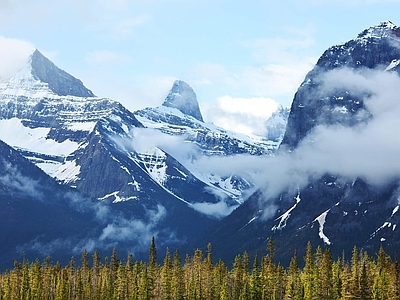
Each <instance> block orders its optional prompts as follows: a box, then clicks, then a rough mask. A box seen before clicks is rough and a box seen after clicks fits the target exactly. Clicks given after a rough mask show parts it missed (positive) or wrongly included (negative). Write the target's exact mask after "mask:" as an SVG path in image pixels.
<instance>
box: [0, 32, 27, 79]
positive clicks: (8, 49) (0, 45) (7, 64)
mask: <svg viewBox="0 0 400 300" xmlns="http://www.w3.org/2000/svg"><path fill="white" fill-rule="evenodd" d="M34 50H35V46H34V45H33V44H31V43H29V42H26V41H23V40H19V39H12V38H6V37H2V36H0V79H1V80H3V79H9V78H10V77H12V76H14V75H15V74H16V73H17V72H18V71H20V70H21V69H23V68H26V67H27V66H28V63H29V56H30V55H31V54H32V53H33V51H34Z"/></svg>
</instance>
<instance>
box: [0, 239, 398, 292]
mask: <svg viewBox="0 0 400 300" xmlns="http://www.w3.org/2000/svg"><path fill="white" fill-rule="evenodd" d="M266 250H267V251H266V254H265V255H263V256H260V257H258V256H257V255H256V256H255V257H254V259H252V261H251V262H250V258H249V255H248V254H247V253H246V252H244V253H243V254H240V255H237V256H236V258H235V259H234V262H233V264H232V266H229V267H228V266H227V265H226V264H225V263H224V262H223V261H222V260H219V261H218V262H216V263H214V262H213V258H212V247H211V245H210V244H209V245H208V247H207V251H206V253H203V251H202V250H200V249H197V250H195V251H194V253H193V255H192V256H190V255H186V257H185V259H184V261H182V259H181V257H180V255H179V252H178V250H176V251H175V252H174V253H173V254H171V253H170V252H169V250H168V249H167V250H166V253H165V256H164V260H163V263H162V264H158V263H157V250H156V246H155V242H154V238H153V240H152V242H151V245H150V248H149V259H148V261H147V262H143V261H134V260H133V257H132V255H131V254H129V255H128V257H127V258H126V259H124V260H121V259H119V258H118V253H117V250H116V249H113V251H112V254H111V256H110V257H106V258H104V260H101V259H100V255H99V252H98V251H97V250H96V251H94V253H93V254H92V255H89V253H88V252H87V251H86V250H85V251H83V253H82V255H81V257H80V261H79V263H76V262H75V259H74V257H72V258H71V260H70V262H69V264H68V265H66V266H64V267H63V266H61V264H60V263H59V262H57V263H55V264H53V263H52V262H51V258H50V257H46V258H45V259H44V260H43V261H42V262H41V261H39V260H36V261H34V262H28V261H27V260H23V261H22V262H17V261H16V262H15V263H14V268H13V269H11V270H8V271H5V272H2V273H0V299H1V300H3V299H15V300H17V299H18V300H19V299H20V300H28V299H40V300H47V299H52V300H53V299H54V300H64V299H68V300H71V299H79V300H90V299H95V300H97V299H110V300H111V299H116V300H124V299H131V300H150V299H163V300H170V299H171V300H172V299H174V300H203V299H204V300H214V299H216V300H225V299H230V300H231V299H239V300H247V299H250V300H263V299H271V300H279V299H280V300H289V299H295V300H297V299H306V300H312V299H315V300H317V299H318V300H324V299H325V300H336V299H346V300H350V299H351V300H368V299H371V300H372V299H377V300H378V299H379V300H391V299H400V271H399V264H398V261H397V260H393V259H392V258H391V257H390V256H389V255H387V254H386V253H385V251H384V249H383V248H382V247H381V248H380V250H379V251H378V253H377V254H376V257H372V256H370V255H369V254H368V253H366V252H363V251H360V250H359V249H358V248H357V247H354V249H353V253H352V257H351V259H350V260H349V261H346V260H345V259H344V258H343V257H340V258H338V259H336V260H333V259H332V255H331V252H330V249H329V248H326V249H324V250H323V249H322V248H321V247H319V246H318V247H317V248H316V249H313V248H312V245H311V243H308V245H307V248H306V254H305V256H304V257H303V258H301V260H300V259H299V258H298V257H297V254H296V252H295V253H294V255H293V257H292V259H291V262H290V264H289V266H288V267H284V266H282V265H281V264H279V263H275V262H274V256H275V253H276V248H275V246H274V244H273V240H272V238H270V239H269V241H268V244H267V246H266ZM299 262H300V263H299ZM300 265H302V267H300Z"/></svg>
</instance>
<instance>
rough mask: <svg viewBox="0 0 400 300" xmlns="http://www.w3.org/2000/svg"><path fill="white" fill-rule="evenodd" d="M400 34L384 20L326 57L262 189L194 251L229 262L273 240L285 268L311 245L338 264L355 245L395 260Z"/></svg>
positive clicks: (299, 99)
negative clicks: (206, 249) (209, 247)
mask: <svg viewBox="0 0 400 300" xmlns="http://www.w3.org/2000/svg"><path fill="white" fill-rule="evenodd" d="M399 31H400V29H399V28H398V27H397V26H395V25H394V24H392V23H391V22H383V23H381V24H379V25H377V26H373V27H371V28H368V29H366V30H365V31H363V32H362V33H360V34H359V35H358V36H357V37H356V38H354V39H352V40H350V41H348V42H346V43H344V44H342V45H337V46H332V47H330V48H329V49H327V50H326V51H325V52H324V53H323V55H322V56H321V57H320V59H319V60H318V62H317V64H316V66H315V67H314V68H313V69H312V70H311V71H310V72H309V73H308V74H307V76H306V78H305V80H304V82H303V83H302V84H301V86H300V87H299V89H298V91H297V93H296V94H295V96H294V99H293V103H292V106H291V110H290V114H289V118H288V124H287V128H286V132H285V135H284V138H283V141H282V143H281V145H280V150H279V151H278V153H277V154H276V157H275V158H274V160H271V164H270V165H269V166H270V168H271V170H270V171H268V170H267V171H265V175H264V178H266V179H265V183H264V188H261V189H260V190H259V191H258V192H257V193H255V194H253V195H252V196H251V197H250V198H249V200H248V201H247V202H246V203H245V204H243V205H242V206H240V207H238V208H237V209H236V210H235V211H234V212H233V213H232V214H231V215H229V216H228V217H227V218H225V219H224V220H222V221H220V222H219V223H218V224H217V225H216V227H213V229H210V230H209V232H207V233H206V234H205V235H204V237H203V238H202V239H200V240H197V242H195V243H194V245H195V246H194V247H198V246H201V245H204V243H205V242H206V241H207V242H208V241H211V243H212V244H213V250H214V255H215V256H217V257H218V256H221V257H225V258H229V259H232V260H233V258H234V257H235V255H236V254H237V253H238V252H239V253H240V252H243V251H244V250H247V251H249V252H250V253H252V254H254V253H256V252H259V253H262V252H263V251H265V245H266V241H267V240H268V238H269V237H270V236H272V237H273V238H274V240H275V242H276V245H277V248H278V256H279V257H277V259H279V260H281V261H282V262H284V263H285V264H288V263H289V259H290V257H291V256H292V255H293V253H294V251H295V250H296V249H297V250H298V251H299V250H303V249H305V248H306V244H307V241H309V240H310V241H311V242H312V244H313V245H314V246H316V245H321V246H322V247H330V248H331V250H332V252H333V254H334V255H335V256H336V257H338V256H341V255H342V251H343V250H344V251H345V252H344V253H345V256H347V257H348V258H349V257H350V255H351V250H352V247H353V246H354V245H357V246H358V247H359V248H363V249H364V250H367V251H370V253H371V254H372V255H374V254H375V253H376V252H377V251H378V248H379V247H380V245H383V246H384V248H385V250H387V251H389V253H391V254H396V253H397V251H398V249H399V248H398V247H399V246H400V231H399V228H397V224H399V221H400V219H399V218H400V215H399V213H398V209H399V201H398V199H399V179H400V167H399V165H398V164H397V161H398V160H397V159H396V154H395V153H398V151H400V149H399V147H398V145H399V143H398V140H397V138H395V137H394V136H397V135H396V134H393V132H395V131H396V130H397V129H396V128H398V126H399V124H398V122H397V121H395V120H398V114H399V112H400V107H399V101H398V94H399V90H398V87H399V83H400V78H399V75H398V73H399V67H398V62H399V59H400V36H399ZM260 176H261V175H260ZM298 255H299V257H301V256H302V255H303V253H300V252H298Z"/></svg>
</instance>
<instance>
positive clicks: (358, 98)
mask: <svg viewBox="0 0 400 300" xmlns="http://www.w3.org/2000/svg"><path fill="white" fill-rule="evenodd" d="M399 32H400V29H399V27H397V26H395V25H394V24H393V23H391V22H382V23H381V24H379V25H378V26H374V27H371V28H369V29H366V30H364V31H363V32H361V33H360V34H359V35H358V36H357V37H356V38H355V39H353V40H350V41H348V42H346V43H344V44H342V45H336V46H332V47H330V48H329V49H327V50H326V51H325V52H324V53H323V54H322V56H321V57H320V58H319V60H318V62H317V64H316V66H315V67H314V69H313V70H311V71H310V72H309V73H308V74H307V76H306V78H305V80H304V82H303V83H302V84H301V86H300V87H299V89H298V90H297V93H296V94H295V97H294V99H293V102H292V106H291V110H290V116H289V119H288V124H287V130H286V132H285V135H284V138H283V141H282V144H281V146H282V147H287V148H289V149H294V148H295V147H296V146H297V145H298V144H299V142H300V141H301V140H303V139H304V137H305V136H306V135H307V134H308V133H309V132H310V130H311V129H313V128H314V127H315V126H317V125H332V124H341V125H345V126H354V125H356V124H359V123H360V122H367V121H368V120H369V119H370V117H371V113H370V112H369V111H368V109H367V108H366V107H365V104H364V98H365V97H366V96H368V95H367V92H365V94H362V93H361V94H360V93H354V92H352V91H350V90H348V89H340V90H337V91H335V92H332V91H330V90H328V91H325V90H323V89H321V87H322V86H323V84H324V81H323V80H324V74H326V73H327V72H329V71H332V70H335V69H343V68H348V69H353V70H363V69H377V68H378V69H380V70H382V71H383V70H385V69H387V68H390V69H391V70H392V71H397V70H398V67H397V64H396V62H397V61H398V60H399V58H400V35H399Z"/></svg>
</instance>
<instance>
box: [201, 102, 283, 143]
mask: <svg viewBox="0 0 400 300" xmlns="http://www.w3.org/2000/svg"><path fill="white" fill-rule="evenodd" d="M278 106H279V104H278V103H277V102H276V101H275V100H273V99H270V98H265V97H252V98H239V97H238V98H235V97H231V96H223V97H219V98H217V99H216V101H215V102H208V103H206V104H205V105H204V108H203V111H204V117H205V119H206V120H207V122H211V123H214V124H215V125H217V126H220V127H222V128H229V129H230V130H233V131H237V132H241V133H245V134H258V135H261V136H262V135H265V134H266V129H265V126H264V122H265V121H266V120H267V119H268V118H269V117H270V116H271V115H272V113H273V112H275V111H276V110H277V108H278Z"/></svg>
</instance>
